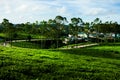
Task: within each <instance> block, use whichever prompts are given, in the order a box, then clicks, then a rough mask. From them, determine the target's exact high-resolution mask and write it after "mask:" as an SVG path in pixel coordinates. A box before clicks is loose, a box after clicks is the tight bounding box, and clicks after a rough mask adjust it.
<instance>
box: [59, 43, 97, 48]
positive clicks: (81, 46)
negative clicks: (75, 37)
mask: <svg viewBox="0 0 120 80" xmlns="http://www.w3.org/2000/svg"><path fill="white" fill-rule="evenodd" d="M96 45H99V44H98V43H94V44H86V45H79V46H73V47H67V48H60V49H75V48H84V47H89V46H96Z"/></svg>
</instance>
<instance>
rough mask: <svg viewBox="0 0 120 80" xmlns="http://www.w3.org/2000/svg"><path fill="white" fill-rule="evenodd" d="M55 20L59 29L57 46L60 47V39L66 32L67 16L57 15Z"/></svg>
mask: <svg viewBox="0 0 120 80" xmlns="http://www.w3.org/2000/svg"><path fill="white" fill-rule="evenodd" d="M54 20H55V22H56V30H57V36H56V39H57V48H58V41H59V39H60V38H61V37H62V36H63V35H64V33H65V23H66V22H67V19H66V17H62V16H60V15H58V16H56V17H55V19H54Z"/></svg>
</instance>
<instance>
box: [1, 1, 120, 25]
mask: <svg viewBox="0 0 120 80" xmlns="http://www.w3.org/2000/svg"><path fill="white" fill-rule="evenodd" d="M57 15H61V16H63V17H66V18H67V19H68V21H70V19H71V18H73V17H76V18H78V17H79V18H82V19H83V21H85V22H91V21H94V19H95V18H100V19H101V20H102V21H103V22H105V21H113V22H115V21H117V22H118V23H120V0H0V23H1V22H2V20H3V18H6V19H8V20H9V21H10V22H12V23H26V22H31V23H32V22H35V21H42V20H46V21H47V20H49V19H54V18H55V17H56V16H57Z"/></svg>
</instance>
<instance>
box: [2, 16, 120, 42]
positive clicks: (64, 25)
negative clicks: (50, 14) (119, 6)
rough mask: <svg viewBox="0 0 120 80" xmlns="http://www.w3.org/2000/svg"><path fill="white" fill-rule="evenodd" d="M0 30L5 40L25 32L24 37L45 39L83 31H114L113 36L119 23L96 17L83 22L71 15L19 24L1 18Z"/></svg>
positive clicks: (118, 32)
mask: <svg viewBox="0 0 120 80" xmlns="http://www.w3.org/2000/svg"><path fill="white" fill-rule="evenodd" d="M0 32H1V33H4V34H5V40H11V41H12V40H13V39H20V38H18V36H19V34H18V33H24V34H26V35H27V36H26V38H27V39H28V40H30V39H31V38H32V36H31V35H32V34H34V35H40V36H44V37H45V38H47V39H56V40H59V39H64V38H65V37H67V36H68V34H71V35H73V36H76V37H77V35H78V32H84V33H86V34H87V35H88V37H89V34H91V33H93V32H96V33H103V34H106V33H114V34H115V38H117V34H120V25H119V24H118V23H117V22H112V21H106V22H102V20H100V19H99V18H96V19H95V20H93V21H92V22H84V21H83V20H82V19H81V18H76V17H73V18H71V20H70V22H68V20H67V18H66V17H63V16H60V15H58V16H56V17H55V18H54V19H49V20H48V21H44V20H43V21H36V22H34V23H30V22H26V23H21V24H13V23H10V22H9V20H8V19H3V21H2V22H1V24H0Z"/></svg>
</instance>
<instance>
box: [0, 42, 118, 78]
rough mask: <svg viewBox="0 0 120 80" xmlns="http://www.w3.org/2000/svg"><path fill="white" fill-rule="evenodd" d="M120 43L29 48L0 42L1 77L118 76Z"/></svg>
mask: <svg viewBox="0 0 120 80" xmlns="http://www.w3.org/2000/svg"><path fill="white" fill-rule="evenodd" d="M119 49H120V46H119V44H118V45H117V46H113V45H112V46H111V45H105V46H103V45H101V46H95V47H88V48H81V49H69V50H60V49H58V50H57V49H44V50H40V49H31V48H20V47H12V48H10V47H2V46H0V79H1V80H119V79H120V67H119V66H120V50H119Z"/></svg>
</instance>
